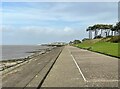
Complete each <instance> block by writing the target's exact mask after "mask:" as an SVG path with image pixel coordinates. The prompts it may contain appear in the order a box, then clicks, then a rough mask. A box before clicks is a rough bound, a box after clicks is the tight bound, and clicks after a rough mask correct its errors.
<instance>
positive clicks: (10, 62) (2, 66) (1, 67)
mask: <svg viewBox="0 0 120 89" xmlns="http://www.w3.org/2000/svg"><path fill="white" fill-rule="evenodd" d="M54 48H55V47H50V48H46V49H41V50H39V51H38V50H36V51H31V55H28V56H27V57H24V58H22V57H21V58H13V59H6V60H1V61H0V71H2V72H3V71H5V70H6V69H10V68H12V67H15V66H17V65H22V64H24V63H25V62H29V61H30V60H31V59H32V58H34V57H36V56H38V55H42V54H45V53H48V52H49V51H51V50H52V49H54Z"/></svg>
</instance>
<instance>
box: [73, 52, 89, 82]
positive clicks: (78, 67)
mask: <svg viewBox="0 0 120 89" xmlns="http://www.w3.org/2000/svg"><path fill="white" fill-rule="evenodd" d="M71 57H72V58H73V61H74V62H75V64H76V66H77V68H78V70H79V72H80V74H81V75H82V77H83V79H84V81H85V82H87V80H86V78H85V76H84V75H83V73H82V71H81V69H80V67H79V66H78V64H77V62H76V60H75V58H74V57H73V55H72V54H71Z"/></svg>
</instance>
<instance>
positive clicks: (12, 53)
mask: <svg viewBox="0 0 120 89" xmlns="http://www.w3.org/2000/svg"><path fill="white" fill-rule="evenodd" d="M47 48H50V47H48V46H41V45H2V46H0V49H1V50H2V52H1V53H2V57H0V60H12V59H19V58H25V57H27V56H29V55H32V54H33V53H32V52H33V51H38V50H39V51H40V50H44V49H47Z"/></svg>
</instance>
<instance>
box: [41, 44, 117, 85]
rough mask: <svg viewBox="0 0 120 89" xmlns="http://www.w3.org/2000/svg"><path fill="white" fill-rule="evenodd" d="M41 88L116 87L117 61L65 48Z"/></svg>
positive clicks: (88, 52)
mask: <svg viewBox="0 0 120 89" xmlns="http://www.w3.org/2000/svg"><path fill="white" fill-rule="evenodd" d="M42 87H118V59H117V58H113V57H109V56H105V55H102V54H98V53H94V52H90V51H87V50H83V49H79V48H76V47H72V46H66V47H65V48H64V50H63V51H62V53H61V55H60V56H59V58H58V59H57V61H56V63H55V64H54V66H53V68H52V70H51V71H50V73H49V74H48V76H47V77H46V79H45V81H44V82H43V84H42Z"/></svg>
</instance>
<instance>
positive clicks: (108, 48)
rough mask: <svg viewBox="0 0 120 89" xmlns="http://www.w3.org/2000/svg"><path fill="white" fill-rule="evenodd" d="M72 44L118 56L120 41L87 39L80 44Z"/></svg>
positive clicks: (119, 55)
mask: <svg viewBox="0 0 120 89" xmlns="http://www.w3.org/2000/svg"><path fill="white" fill-rule="evenodd" d="M73 46H76V47H78V48H83V49H87V50H90V51H94V52H98V53H102V54H105V55H109V56H113V57H117V58H120V54H119V51H118V50H119V46H120V43H112V42H92V41H87V42H82V43H80V44H74V45H73Z"/></svg>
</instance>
